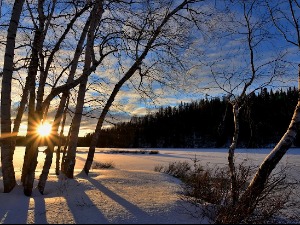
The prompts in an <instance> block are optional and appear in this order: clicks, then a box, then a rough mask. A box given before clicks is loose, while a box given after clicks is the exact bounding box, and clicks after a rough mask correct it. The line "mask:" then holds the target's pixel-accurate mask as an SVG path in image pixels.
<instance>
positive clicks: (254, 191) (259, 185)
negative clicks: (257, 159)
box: [216, 64, 300, 224]
mask: <svg viewBox="0 0 300 225" xmlns="http://www.w3.org/2000/svg"><path fill="white" fill-rule="evenodd" d="M298 83H299V85H298V95H299V96H298V103H297V105H296V107H295V110H294V114H293V117H292V119H291V122H290V125H289V127H288V129H287V131H286V132H285V134H284V135H283V137H282V138H281V140H280V141H279V142H278V144H277V145H276V146H275V148H274V149H273V150H272V151H271V153H270V154H269V155H268V156H267V157H266V158H265V159H264V161H263V163H262V164H261V165H260V167H259V169H258V171H257V172H256V174H255V175H254V178H253V179H252V181H251V182H250V184H249V186H248V187H247V189H246V191H245V193H244V194H243V195H242V196H241V198H240V200H239V201H238V203H237V204H236V206H235V207H234V208H233V209H232V210H231V211H227V212H226V215H225V214H222V213H221V214H220V215H219V216H218V218H217V220H216V223H217V224H218V223H222V224H228V223H232V224H238V223H241V222H242V221H243V220H244V219H245V218H247V216H248V215H251V214H252V213H253V211H254V210H255V207H256V202H257V200H258V199H259V197H260V196H261V194H262V192H263V190H264V188H265V185H266V182H267V180H268V178H269V176H270V174H271V173H272V171H273V170H274V168H275V167H276V166H277V164H278V163H279V162H280V160H281V159H282V157H283V156H284V155H285V153H286V152H287V150H288V149H289V148H290V147H291V145H292V144H293V142H294V141H295V139H296V135H297V132H298V131H299V129H300V64H299V75H298Z"/></svg>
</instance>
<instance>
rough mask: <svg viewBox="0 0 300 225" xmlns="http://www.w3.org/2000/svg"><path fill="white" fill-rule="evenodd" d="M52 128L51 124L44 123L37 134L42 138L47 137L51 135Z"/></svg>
mask: <svg viewBox="0 0 300 225" xmlns="http://www.w3.org/2000/svg"><path fill="white" fill-rule="evenodd" d="M51 129H52V126H51V125H50V124H49V123H43V124H41V125H40V126H39V127H38V128H37V132H38V134H39V135H40V136H42V137H46V136H49V135H50V133H51Z"/></svg>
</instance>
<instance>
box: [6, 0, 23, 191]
mask: <svg viewBox="0 0 300 225" xmlns="http://www.w3.org/2000/svg"><path fill="white" fill-rule="evenodd" d="M23 4H24V0H16V1H15V2H14V6H13V11H12V16H11V20H10V23H9V28H8V31H7V43H6V48H5V57H4V65H3V78H2V89H1V137H2V141H1V143H2V144H1V163H2V176H3V184H4V192H5V193H7V192H10V191H11V190H12V189H13V188H14V187H15V185H16V178H15V171H14V166H13V154H14V151H13V148H12V147H13V146H12V140H11V137H10V136H11V84H12V75H13V61H14V54H15V44H16V34H17V30H18V24H19V20H20V15H21V12H22V8H23Z"/></svg>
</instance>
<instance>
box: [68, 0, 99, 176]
mask: <svg viewBox="0 0 300 225" xmlns="http://www.w3.org/2000/svg"><path fill="white" fill-rule="evenodd" d="M102 3H103V2H102V0H98V1H96V3H95V6H94V8H93V10H92V12H91V24H90V28H89V32H88V38H87V46H86V51H85V61H84V69H83V74H85V75H87V73H90V69H91V64H92V53H93V47H94V40H95V31H96V28H97V26H98V24H99V22H100V20H101V17H102V14H103V5H102ZM87 82H88V76H85V77H84V78H83V81H82V82H81V83H80V86H79V91H78V96H77V104H76V109H75V115H74V117H73V120H72V130H71V135H70V142H69V145H68V153H67V156H66V159H65V162H64V164H65V166H64V168H65V171H64V173H65V175H66V176H67V177H68V178H73V175H74V167H75V163H76V159H75V158H76V148H77V142H78V134H79V128H80V123H81V118H82V112H83V106H84V98H85V92H86V86H87Z"/></svg>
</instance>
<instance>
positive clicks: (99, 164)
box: [92, 161, 115, 169]
mask: <svg viewBox="0 0 300 225" xmlns="http://www.w3.org/2000/svg"><path fill="white" fill-rule="evenodd" d="M113 168H115V166H114V163H113V162H112V161H109V162H96V161H94V162H93V165H92V169H113Z"/></svg>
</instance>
